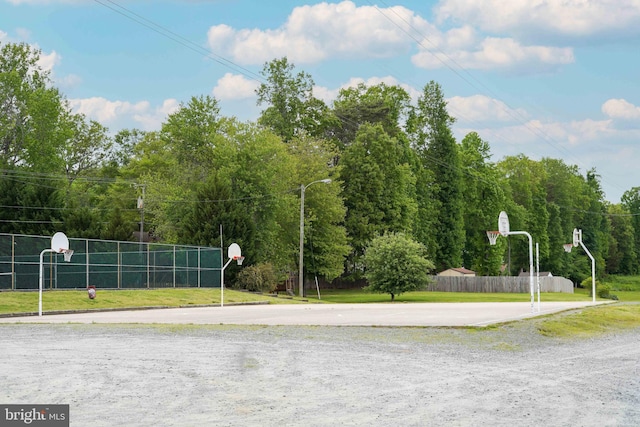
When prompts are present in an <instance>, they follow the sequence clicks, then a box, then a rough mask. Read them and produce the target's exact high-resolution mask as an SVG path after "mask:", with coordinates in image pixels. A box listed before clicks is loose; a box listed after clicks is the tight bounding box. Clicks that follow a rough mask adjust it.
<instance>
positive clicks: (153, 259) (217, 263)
mask: <svg viewBox="0 0 640 427" xmlns="http://www.w3.org/2000/svg"><path fill="white" fill-rule="evenodd" d="M50 246H51V237H45V236H25V235H19V234H2V233H0V289H6V290H9V289H12V290H28V289H38V282H39V277H40V275H39V267H40V253H41V252H42V251H43V250H44V249H48V248H50ZM69 248H70V249H72V250H73V251H74V252H73V256H72V258H71V262H65V261H64V256H63V255H62V254H58V253H52V252H46V253H44V258H43V260H44V263H43V267H44V274H43V279H44V288H45V289H76V288H86V287H87V286H89V285H92V286H95V287H97V288H103V289H140V288H178V287H179V288H186V287H192V288H195V287H208V288H210V287H214V288H215V287H220V281H221V271H222V250H221V249H220V248H211V247H204V246H185V245H165V244H157V243H134V242H116V241H109V240H93V239H74V238H70V239H69Z"/></svg>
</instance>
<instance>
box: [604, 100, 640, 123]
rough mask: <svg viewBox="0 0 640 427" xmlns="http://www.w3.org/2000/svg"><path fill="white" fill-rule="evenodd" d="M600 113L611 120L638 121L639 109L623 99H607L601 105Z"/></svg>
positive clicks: (639, 116)
mask: <svg viewBox="0 0 640 427" xmlns="http://www.w3.org/2000/svg"><path fill="white" fill-rule="evenodd" d="M602 112H603V113H604V114H606V115H607V116H608V117H611V118H612V119H624V120H638V119H640V107H638V106H636V105H633V104H632V103H630V102H628V101H627V100H625V99H609V100H608V101H607V102H605V103H604V104H602Z"/></svg>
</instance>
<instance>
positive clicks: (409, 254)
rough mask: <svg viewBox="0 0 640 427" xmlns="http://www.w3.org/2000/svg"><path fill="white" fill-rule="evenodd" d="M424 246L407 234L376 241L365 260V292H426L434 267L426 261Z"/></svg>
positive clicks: (393, 294) (381, 237)
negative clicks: (424, 290)
mask: <svg viewBox="0 0 640 427" xmlns="http://www.w3.org/2000/svg"><path fill="white" fill-rule="evenodd" d="M425 256H426V248H425V247H424V245H422V244H420V243H418V242H416V241H414V240H413V239H411V238H410V237H408V236H407V235H405V234H404V233H385V234H384V235H383V236H380V237H376V238H375V239H373V240H372V241H371V244H370V245H369V246H368V247H367V250H366V254H365V256H364V263H365V266H366V272H365V278H366V279H367V282H368V286H367V287H366V288H365V290H367V291H370V292H376V293H386V294H390V295H391V301H393V300H394V299H395V296H396V295H400V294H402V293H405V292H411V291H415V290H419V289H424V288H426V286H427V285H428V284H429V281H430V278H429V272H430V271H431V270H433V268H434V265H433V263H432V262H431V261H429V260H428V259H427V258H426V257H425Z"/></svg>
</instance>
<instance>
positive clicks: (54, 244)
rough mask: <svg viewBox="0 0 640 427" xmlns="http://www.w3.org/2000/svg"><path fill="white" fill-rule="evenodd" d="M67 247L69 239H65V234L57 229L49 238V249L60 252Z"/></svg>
mask: <svg viewBox="0 0 640 427" xmlns="http://www.w3.org/2000/svg"><path fill="white" fill-rule="evenodd" d="M67 249H69V239H67V235H66V234H64V233H63V232H61V231H58V232H57V233H56V234H54V235H53V237H52V238H51V250H52V251H55V252H61V251H63V250H65V251H66V250H67Z"/></svg>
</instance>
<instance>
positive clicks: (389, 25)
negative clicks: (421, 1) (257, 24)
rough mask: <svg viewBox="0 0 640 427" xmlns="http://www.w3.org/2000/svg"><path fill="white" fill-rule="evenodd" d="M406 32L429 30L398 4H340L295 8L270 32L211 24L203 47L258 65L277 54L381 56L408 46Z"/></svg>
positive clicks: (308, 58)
mask: <svg viewBox="0 0 640 427" xmlns="http://www.w3.org/2000/svg"><path fill="white" fill-rule="evenodd" d="M381 12H382V13H381ZM389 18H393V21H394V22H391V21H390V19H389ZM411 28H413V29H416V30H418V31H420V33H422V34H428V33H431V32H433V31H434V28H433V27H432V26H431V25H430V24H429V23H428V22H427V21H425V20H424V19H422V18H420V17H419V16H417V15H415V14H414V13H413V12H412V11H410V10H408V9H406V8H404V7H402V6H393V7H389V8H386V9H382V8H378V7H374V6H362V7H357V6H356V5H355V4H354V3H353V2H351V1H343V2H341V3H318V4H316V5H312V6H300V7H296V8H294V9H293V11H292V12H291V14H290V15H289V17H288V19H287V22H286V23H285V24H284V25H282V26H281V27H279V28H276V29H267V30H260V29H238V30H237V29H234V28H231V27H229V26H227V25H216V26H213V27H211V28H210V29H209V31H208V44H209V47H210V48H211V50H213V51H214V52H216V53H220V54H222V55H225V56H231V58H232V60H233V61H235V62H238V63H243V64H262V63H264V62H266V61H270V60H272V59H273V58H277V57H282V56H287V57H288V58H289V59H290V60H291V61H292V62H294V63H313V62H318V61H321V60H324V59H326V58H328V57H341V58H371V57H373V58H384V57H391V56H396V55H397V54H398V53H399V52H402V51H404V52H406V51H408V50H409V49H410V48H411V45H412V41H411V39H410V38H409V37H408V36H407V35H406V34H405V32H404V31H409V30H410V29H411Z"/></svg>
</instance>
